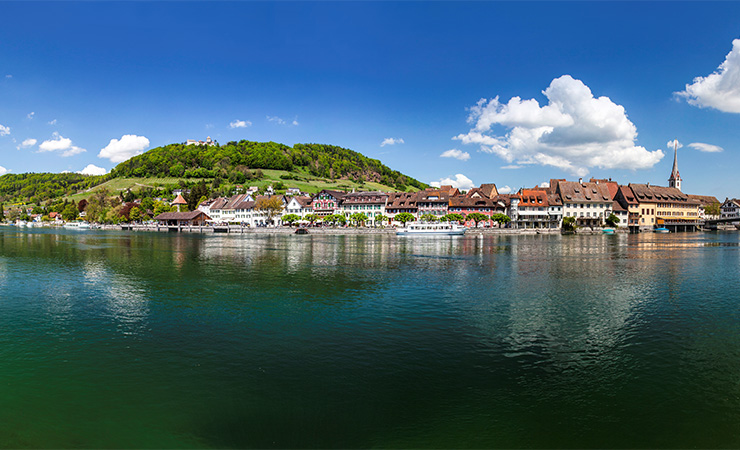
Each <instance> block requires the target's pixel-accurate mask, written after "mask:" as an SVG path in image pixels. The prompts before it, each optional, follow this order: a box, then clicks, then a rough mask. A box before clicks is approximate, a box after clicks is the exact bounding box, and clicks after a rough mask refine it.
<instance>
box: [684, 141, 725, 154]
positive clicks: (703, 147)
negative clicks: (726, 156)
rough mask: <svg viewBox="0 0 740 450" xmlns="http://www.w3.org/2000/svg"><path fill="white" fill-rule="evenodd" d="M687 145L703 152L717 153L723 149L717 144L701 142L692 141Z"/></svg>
mask: <svg viewBox="0 0 740 450" xmlns="http://www.w3.org/2000/svg"><path fill="white" fill-rule="evenodd" d="M689 147H691V148H693V149H695V150H699V151H700V152H705V153H719V152H721V151H723V150H724V149H723V148H722V147H720V146H719V145H712V144H705V143H703V142H692V143H691V144H689Z"/></svg>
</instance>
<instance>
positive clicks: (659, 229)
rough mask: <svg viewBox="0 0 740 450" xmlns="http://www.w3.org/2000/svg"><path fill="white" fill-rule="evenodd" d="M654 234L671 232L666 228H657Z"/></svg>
mask: <svg viewBox="0 0 740 450" xmlns="http://www.w3.org/2000/svg"><path fill="white" fill-rule="evenodd" d="M653 232H654V233H670V232H671V230H669V229H668V228H665V227H660V228H656V229H654V230H653Z"/></svg>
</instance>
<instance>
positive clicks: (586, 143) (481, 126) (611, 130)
mask: <svg viewBox="0 0 740 450" xmlns="http://www.w3.org/2000/svg"><path fill="white" fill-rule="evenodd" d="M543 94H544V95H545V97H547V99H548V103H547V104H546V105H544V106H540V105H539V103H538V102H537V100H534V99H529V100H522V99H521V98H520V97H513V98H511V99H510V100H509V101H508V102H507V103H501V102H500V101H499V98H498V97H495V98H493V99H491V100H487V99H481V100H480V101H479V102H478V103H477V104H476V105H475V106H473V107H471V108H470V115H469V117H468V122H469V123H470V124H471V125H473V128H472V129H471V130H470V131H469V132H468V133H466V134H460V135H458V136H456V137H455V138H454V139H458V140H460V141H462V142H463V143H464V144H478V145H480V146H481V150H482V151H484V152H487V153H493V154H495V155H497V156H499V157H500V158H502V159H503V160H505V161H506V162H508V163H516V165H521V164H538V165H543V166H552V167H557V168H559V169H562V170H565V171H567V172H570V173H572V174H574V175H577V176H585V175H586V174H587V173H588V171H589V168H592V167H599V168H602V169H648V168H650V167H653V166H654V165H655V164H656V163H657V162H658V161H660V160H661V158H663V156H665V154H664V153H663V151H662V150H655V151H653V152H650V151H648V150H646V149H645V148H644V147H639V146H635V139H636V138H637V128H636V127H635V125H634V124H633V123H632V122H631V121H630V120H629V119H628V118H627V114H626V113H625V111H624V107H623V106H621V105H618V104H616V103H614V102H612V101H611V99H610V98H609V97H598V98H596V97H594V96H593V94H592V93H591V89H589V87H588V86H586V85H585V84H583V82H582V81H580V80H576V79H574V78H572V77H571V76H570V75H563V76H561V77H560V78H556V79H554V80H553V81H552V83H550V86H549V87H548V88H547V89H545V90H544V91H543ZM500 128H503V129H507V130H508V132H507V133H506V134H505V135H500V134H497V130H498V129H500Z"/></svg>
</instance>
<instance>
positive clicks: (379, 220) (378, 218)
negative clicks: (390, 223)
mask: <svg viewBox="0 0 740 450" xmlns="http://www.w3.org/2000/svg"><path fill="white" fill-rule="evenodd" d="M388 219H389V217H388V216H385V215H383V214H378V215H377V216H375V225H378V224H380V225H383V222H385V221H386V220H388Z"/></svg>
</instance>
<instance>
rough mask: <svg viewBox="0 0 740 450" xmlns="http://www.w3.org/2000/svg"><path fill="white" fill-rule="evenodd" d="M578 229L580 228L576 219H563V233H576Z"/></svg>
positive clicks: (567, 217) (568, 217)
mask: <svg viewBox="0 0 740 450" xmlns="http://www.w3.org/2000/svg"><path fill="white" fill-rule="evenodd" d="M576 228H578V226H577V225H576V218H575V217H570V216H566V217H563V231H574V230H575V229H576Z"/></svg>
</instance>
